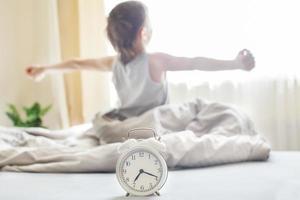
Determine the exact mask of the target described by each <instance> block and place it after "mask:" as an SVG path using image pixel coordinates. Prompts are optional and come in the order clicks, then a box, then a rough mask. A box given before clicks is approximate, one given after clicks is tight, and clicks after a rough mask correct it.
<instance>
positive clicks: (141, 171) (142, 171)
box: [133, 169, 144, 182]
mask: <svg viewBox="0 0 300 200" xmlns="http://www.w3.org/2000/svg"><path fill="white" fill-rule="evenodd" d="M142 173H144V170H143V169H140V172H139V174H138V175H137V176H136V177H135V179H134V181H133V182H135V181H136V180H137V179H138V178H139V177H140V175H141V174H142Z"/></svg>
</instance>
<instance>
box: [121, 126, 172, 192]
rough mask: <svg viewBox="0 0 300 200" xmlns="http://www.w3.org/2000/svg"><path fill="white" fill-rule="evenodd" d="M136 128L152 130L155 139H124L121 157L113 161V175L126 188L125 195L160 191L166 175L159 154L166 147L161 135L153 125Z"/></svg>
mask: <svg viewBox="0 0 300 200" xmlns="http://www.w3.org/2000/svg"><path fill="white" fill-rule="evenodd" d="M136 131H152V132H153V135H154V138H155V139H153V140H152V139H148V140H133V139H129V140H127V141H126V142H125V143H124V145H122V146H121V147H120V150H119V151H120V153H121V155H120V157H119V159H118V161H117V165H116V175H117V179H118V181H119V183H120V185H121V187H122V188H123V189H124V190H125V191H126V192H127V194H126V196H129V195H135V196H148V195H152V194H157V195H159V190H160V189H161V188H162V187H163V185H164V184H165V182H166V180H167V177H168V167H167V164H166V161H165V159H164V157H163V155H162V154H161V152H163V150H164V149H165V146H164V144H163V143H161V142H160V138H157V134H156V132H155V131H154V130H153V129H149V128H140V129H132V130H131V131H129V132H128V138H129V135H130V133H132V132H136Z"/></svg>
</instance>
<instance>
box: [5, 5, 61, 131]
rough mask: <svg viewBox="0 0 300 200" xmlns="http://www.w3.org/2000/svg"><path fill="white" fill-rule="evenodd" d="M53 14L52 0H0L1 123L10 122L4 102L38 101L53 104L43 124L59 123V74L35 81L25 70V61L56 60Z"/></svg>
mask: <svg viewBox="0 0 300 200" xmlns="http://www.w3.org/2000/svg"><path fill="white" fill-rule="evenodd" d="M56 16H57V15H56V3H55V1H52V0H43V1H40V0H24V1H20V0H9V1H7V0H0V45H1V46H0V95H1V96H0V125H11V123H10V121H9V120H8V119H7V117H6V115H5V110H6V108H7V107H6V105H7V103H13V104H16V105H17V106H18V107H21V106H22V105H31V104H32V103H33V102H34V101H39V102H41V103H42V104H43V105H47V104H53V108H52V110H51V112H50V113H49V114H48V115H47V116H46V119H45V124H46V125H47V126H49V127H51V128H58V127H60V126H61V121H62V115H61V112H59V110H63V109H62V108H63V100H61V97H62V96H61V95H62V94H63V91H62V87H58V85H59V84H62V82H61V78H60V77H53V76H52V77H48V78H46V79H45V80H43V81H42V82H39V83H36V82H33V81H32V80H30V79H28V78H27V77H26V75H25V73H24V70H25V67H26V65H29V64H32V63H49V62H57V61H58V60H59V55H60V53H59V46H58V31H57V20H56ZM58 88H60V89H58ZM57 99H60V101H57ZM59 102H60V103H59ZM59 107H61V108H60V109H59Z"/></svg>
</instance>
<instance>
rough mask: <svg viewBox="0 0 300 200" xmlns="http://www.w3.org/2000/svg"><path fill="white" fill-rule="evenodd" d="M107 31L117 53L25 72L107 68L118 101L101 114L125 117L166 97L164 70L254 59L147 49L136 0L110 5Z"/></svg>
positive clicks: (243, 65)
mask: <svg viewBox="0 0 300 200" xmlns="http://www.w3.org/2000/svg"><path fill="white" fill-rule="evenodd" d="M106 30H107V35H108V38H109V41H110V42H111V44H112V46H113V47H114V49H115V50H116V52H117V55H116V56H108V57H102V58H98V59H72V60H67V61H65V62H62V63H58V64H54V65H32V66H29V67H28V68H27V73H28V75H29V76H30V77H32V78H34V79H39V78H41V77H43V76H44V75H45V74H47V73H49V72H52V71H61V72H68V71H73V70H99V71H112V73H113V83H114V85H115V88H116V90H117V93H118V96H119V100H120V103H121V105H120V107H119V108H117V109H114V110H112V111H111V112H109V113H106V114H105V115H104V117H105V118H109V119H118V120H124V119H127V118H130V117H133V116H139V115H141V114H143V113H144V112H146V111H148V110H150V109H152V108H155V107H157V106H160V105H163V104H166V103H167V102H168V90H167V84H166V81H167V80H166V72H168V71H186V70H203V71H217V70H235V69H241V70H247V71H249V70H251V69H252V68H253V67H254V64H255V62H254V58H253V56H252V55H251V53H250V52H249V51H248V50H242V51H240V52H239V53H238V55H237V56H236V57H235V59H233V60H217V59H212V58H204V57H195V58H187V57H177V56H172V55H169V54H166V53H161V52H158V53H147V52H146V45H147V44H148V42H149V41H150V39H151V32H152V30H151V27H150V20H149V18H148V15H147V8H146V7H145V5H143V4H142V3H141V2H138V1H127V2H124V3H120V4H119V5H117V6H116V7H115V8H113V9H112V11H111V12H110V14H109V17H108V24H107V28H106Z"/></svg>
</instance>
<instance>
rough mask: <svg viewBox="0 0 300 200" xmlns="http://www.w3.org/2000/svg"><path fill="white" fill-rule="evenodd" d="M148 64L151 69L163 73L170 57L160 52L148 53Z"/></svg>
mask: <svg viewBox="0 0 300 200" xmlns="http://www.w3.org/2000/svg"><path fill="white" fill-rule="evenodd" d="M148 55H149V63H150V66H151V67H154V68H156V69H160V70H162V71H165V68H166V66H167V65H168V62H169V61H170V59H172V56H171V55H169V54H166V53H162V52H156V53H149V54H148Z"/></svg>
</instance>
